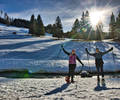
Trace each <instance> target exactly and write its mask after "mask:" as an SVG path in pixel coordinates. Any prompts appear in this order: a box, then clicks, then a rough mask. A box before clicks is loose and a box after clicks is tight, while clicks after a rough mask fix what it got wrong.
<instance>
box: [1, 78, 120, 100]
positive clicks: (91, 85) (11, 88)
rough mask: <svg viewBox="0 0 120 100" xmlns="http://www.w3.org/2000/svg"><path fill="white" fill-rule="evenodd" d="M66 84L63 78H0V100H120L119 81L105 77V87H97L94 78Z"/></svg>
mask: <svg viewBox="0 0 120 100" xmlns="http://www.w3.org/2000/svg"><path fill="white" fill-rule="evenodd" d="M75 81H76V82H75V83H74V84H66V83H65V82H64V78H63V77H61V78H51V79H48V78H46V79H7V78H0V100H120V85H119V84H120V79H118V78H109V77H107V76H106V86H97V85H96V77H93V78H80V76H77V77H76V78H75Z"/></svg>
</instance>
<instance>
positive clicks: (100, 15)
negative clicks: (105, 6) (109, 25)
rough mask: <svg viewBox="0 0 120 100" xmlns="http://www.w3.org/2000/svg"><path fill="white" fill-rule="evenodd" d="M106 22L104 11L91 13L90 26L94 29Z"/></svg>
mask: <svg viewBox="0 0 120 100" xmlns="http://www.w3.org/2000/svg"><path fill="white" fill-rule="evenodd" d="M103 21H105V18H104V11H99V10H93V11H91V12H90V24H91V25H92V27H93V28H96V26H97V25H98V24H99V22H103Z"/></svg>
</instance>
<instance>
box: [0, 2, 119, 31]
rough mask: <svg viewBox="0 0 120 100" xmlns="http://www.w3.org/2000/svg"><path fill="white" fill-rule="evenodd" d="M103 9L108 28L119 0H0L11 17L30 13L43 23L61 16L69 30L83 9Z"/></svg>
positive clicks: (25, 16)
mask: <svg viewBox="0 0 120 100" xmlns="http://www.w3.org/2000/svg"><path fill="white" fill-rule="evenodd" d="M93 8H95V9H99V10H101V9H102V10H103V9H104V10H105V11H106V14H105V19H106V20H105V21H104V22H103V23H104V28H105V29H108V23H109V16H110V15H111V12H114V13H115V14H116V15H117V14H118V11H119V10H120V0H0V9H1V10H3V11H5V12H7V13H8V15H9V16H11V17H13V18H25V19H30V16H31V15H32V14H35V15H36V16H37V15H38V14H40V15H41V16H42V19H43V22H44V24H45V25H47V24H50V23H51V24H53V23H54V22H55V18H56V17H57V16H60V17H61V20H62V24H63V27H64V31H68V30H71V27H72V25H73V22H74V20H75V19H76V18H78V19H80V18H81V14H82V12H83V11H85V10H89V11H92V9H93Z"/></svg>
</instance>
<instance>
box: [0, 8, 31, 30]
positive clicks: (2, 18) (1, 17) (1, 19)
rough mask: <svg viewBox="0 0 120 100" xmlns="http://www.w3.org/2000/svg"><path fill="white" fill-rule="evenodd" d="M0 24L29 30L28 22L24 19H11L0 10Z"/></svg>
mask: <svg viewBox="0 0 120 100" xmlns="http://www.w3.org/2000/svg"><path fill="white" fill-rule="evenodd" d="M0 23H2V24H6V25H8V26H9V25H12V26H16V27H24V28H29V26H30V22H29V21H28V20H25V19H16V18H15V19H13V18H10V17H9V16H8V14H7V13H4V12H3V11H2V10H1V11H0Z"/></svg>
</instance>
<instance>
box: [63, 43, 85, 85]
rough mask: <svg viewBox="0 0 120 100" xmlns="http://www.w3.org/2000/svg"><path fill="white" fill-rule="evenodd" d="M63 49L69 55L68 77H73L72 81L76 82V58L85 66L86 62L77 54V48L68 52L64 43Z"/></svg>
mask: <svg viewBox="0 0 120 100" xmlns="http://www.w3.org/2000/svg"><path fill="white" fill-rule="evenodd" d="M61 47H62V49H63V51H64V53H65V54H67V55H68V56H69V73H68V77H71V82H72V83H74V74H75V68H76V59H77V60H78V61H79V62H80V63H81V64H82V66H84V64H83V63H82V62H81V60H80V59H79V58H78V56H77V55H76V52H75V50H74V49H73V50H72V52H71V53H69V52H67V51H66V50H65V49H64V47H63V45H61Z"/></svg>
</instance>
